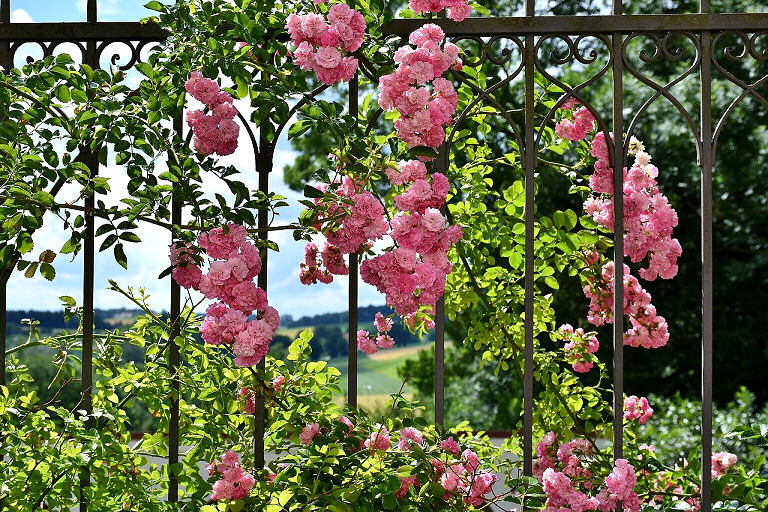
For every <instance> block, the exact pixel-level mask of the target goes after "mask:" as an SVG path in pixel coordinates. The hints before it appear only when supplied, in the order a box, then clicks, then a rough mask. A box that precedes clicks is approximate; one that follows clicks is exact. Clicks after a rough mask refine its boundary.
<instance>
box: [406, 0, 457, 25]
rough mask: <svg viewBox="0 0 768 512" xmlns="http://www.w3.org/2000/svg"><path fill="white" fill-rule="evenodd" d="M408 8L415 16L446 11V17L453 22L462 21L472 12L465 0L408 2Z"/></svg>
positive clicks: (415, 0) (418, 0)
mask: <svg viewBox="0 0 768 512" xmlns="http://www.w3.org/2000/svg"><path fill="white" fill-rule="evenodd" d="M409 3H410V7H411V10H412V11H413V12H415V13H416V14H425V13H430V12H434V13H438V12H440V11H442V10H443V9H447V10H448V17H449V18H451V19H452V20H453V21H464V20H465V19H467V17H468V16H469V14H470V13H471V12H472V8H471V7H470V6H469V2H468V1H467V0H410V2H409Z"/></svg>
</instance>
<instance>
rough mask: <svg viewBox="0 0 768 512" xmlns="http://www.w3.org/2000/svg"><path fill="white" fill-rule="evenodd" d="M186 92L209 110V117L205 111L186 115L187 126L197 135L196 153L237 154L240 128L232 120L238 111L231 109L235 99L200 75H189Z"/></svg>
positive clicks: (194, 72)
mask: <svg viewBox="0 0 768 512" xmlns="http://www.w3.org/2000/svg"><path fill="white" fill-rule="evenodd" d="M184 88H185V89H186V90H187V92H188V93H189V94H191V95H192V97H193V98H195V99H196V100H198V101H200V102H201V103H203V104H204V105H206V106H207V107H208V113H207V114H206V113H205V112H204V111H202V110H190V111H188V112H187V124H188V125H189V126H190V128H192V132H193V133H194V134H195V139H194V141H193V145H194V148H195V151H197V152H198V153H200V154H201V155H205V156H208V155H212V154H214V153H216V154H218V155H221V156H224V155H231V154H232V153H234V152H235V149H237V137H238V135H239V134H240V125H238V124H237V123H236V122H235V121H234V120H233V119H234V118H235V116H236V115H237V109H236V108H235V107H234V105H232V101H233V100H232V96H230V95H229V94H228V93H227V92H225V91H222V90H221V89H220V88H219V84H217V83H216V81H215V80H211V79H210V78H205V77H204V76H203V75H202V73H200V72H199V71H193V72H192V73H190V76H189V80H187V83H186V84H185V85H184Z"/></svg>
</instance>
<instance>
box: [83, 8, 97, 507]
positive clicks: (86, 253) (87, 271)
mask: <svg viewBox="0 0 768 512" xmlns="http://www.w3.org/2000/svg"><path fill="white" fill-rule="evenodd" d="M86 12H87V16H88V17H87V19H88V26H89V27H93V26H96V25H97V23H96V22H97V4H96V0H88V4H87V11H86ZM85 63H86V64H88V65H89V66H91V67H92V68H93V69H96V68H97V67H98V64H99V63H98V61H97V59H96V41H95V40H92V41H88V42H87V44H86V54H85ZM93 149H94V148H91V147H90V146H85V147H84V148H83V151H85V152H86V155H85V161H86V164H87V165H88V169H89V171H90V174H91V176H92V177H95V176H97V175H98V174H99V158H98V149H97V150H96V151H94V150H93ZM95 207H96V192H95V191H94V190H92V191H91V192H90V194H88V196H86V198H85V208H86V209H87V210H88V211H86V212H85V214H84V215H85V239H84V242H83V345H82V354H81V357H80V360H81V363H80V364H81V370H80V371H81V384H82V387H81V392H82V403H81V407H80V408H81V409H83V410H85V412H86V414H87V415H88V416H89V417H88V419H87V420H86V424H85V427H86V429H88V428H91V426H92V425H93V422H92V420H91V418H90V415H91V413H92V411H93V398H92V392H93V316H94V311H93V295H94V274H95V252H96V232H95V229H96V219H95V217H94V214H93V210H94V208H95ZM90 484H91V471H90V468H89V467H88V466H85V467H83V469H82V471H81V472H80V512H86V511H87V510H88V497H87V496H86V489H87V488H88V487H89V486H90Z"/></svg>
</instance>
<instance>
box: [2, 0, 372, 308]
mask: <svg viewBox="0 0 768 512" xmlns="http://www.w3.org/2000/svg"><path fill="white" fill-rule="evenodd" d="M144 3H145V1H144V0H100V1H99V4H100V12H101V14H100V16H99V19H100V20H105V21H106V20H120V21H126V20H137V19H140V18H142V17H144V16H147V15H149V14H150V12H149V11H147V10H146V9H144V8H143V4H144ZM11 11H12V16H13V21H14V22H55V21H82V20H83V19H84V16H85V14H84V11H85V1H84V0H11ZM27 51H29V53H30V54H34V51H35V50H34V49H30V50H27ZM24 57H25V54H24V53H23V51H22V50H20V53H19V54H18V55H17V61H20V60H21V59H23V58H24ZM132 80H136V76H135V75H129V76H128V81H129V83H130V82H131V81H132ZM195 108H196V107H195ZM244 132H245V130H241V138H240V147H239V148H238V150H237V151H236V152H235V154H234V155H232V156H230V157H227V158H226V159H225V160H224V162H225V163H227V164H233V165H235V166H237V168H238V169H240V170H241V172H242V173H243V175H242V177H241V181H243V182H245V183H246V184H247V185H249V188H251V189H255V188H256V186H257V181H256V175H255V173H254V166H253V163H252V162H253V152H252V150H251V149H250V148H249V146H248V144H247V137H246V135H245V133H244ZM286 132H287V130H286ZM294 158H295V152H293V151H292V150H291V148H290V145H289V144H288V142H287V141H286V140H281V141H280V142H279V144H278V147H277V151H276V155H275V170H274V171H273V173H272V176H271V177H270V187H271V189H272V190H273V191H275V192H277V193H280V194H283V195H285V196H286V197H288V200H289V202H290V204H291V206H290V207H288V208H285V209H283V210H282V213H281V215H280V218H278V219H277V223H279V224H285V223H289V222H291V221H292V220H294V219H295V218H296V217H297V215H298V213H299V212H300V211H301V208H302V207H301V206H300V205H299V204H298V202H297V201H298V199H300V198H301V197H300V195H299V194H297V193H295V192H293V191H290V190H289V189H288V188H287V187H286V186H285V185H284V184H283V178H282V168H283V166H284V165H285V164H286V163H287V162H290V161H292V160H293V159H294ZM100 173H101V174H102V175H104V176H108V177H109V178H110V185H111V188H112V190H113V191H115V192H116V194H115V195H114V196H113V197H111V198H108V200H107V202H108V203H109V202H111V201H116V200H117V198H118V197H119V192H120V191H121V190H124V187H125V184H126V182H127V179H126V178H125V176H124V173H123V172H122V170H121V169H120V168H119V167H118V166H116V165H114V163H111V164H110V165H108V166H107V167H106V168H101V169H100ZM205 185H206V187H207V188H206V190H210V191H211V192H220V193H222V194H224V195H226V193H227V191H226V187H222V184H221V183H213V182H212V183H210V184H208V183H206V184H205ZM67 192H68V191H67V190H66V189H65V190H63V191H62V196H61V198H62V199H66V198H67ZM138 234H139V236H140V237H141V238H142V240H143V242H142V243H140V244H129V246H128V247H126V253H127V255H128V260H129V261H128V265H129V266H128V270H124V269H123V268H122V267H120V266H119V265H117V264H116V263H115V262H114V261H113V259H112V254H111V251H106V252H104V253H97V255H96V278H95V283H96V284H95V289H96V297H95V302H96V307H97V308H112V307H121V306H126V305H127V303H126V301H125V300H123V299H122V298H121V297H120V296H119V295H117V294H116V293H114V292H109V291H107V290H106V289H105V288H106V286H107V279H109V278H113V279H115V280H116V281H117V282H118V283H120V284H121V285H122V286H124V287H126V286H133V287H135V288H139V287H145V288H146V290H147V292H148V293H149V294H150V295H151V304H152V306H153V307H154V308H156V309H159V310H161V309H167V308H168V301H169V297H170V292H169V288H170V285H169V282H168V280H167V279H164V280H162V281H160V280H158V279H157V276H158V275H159V274H160V272H162V270H163V269H164V268H165V267H166V266H167V265H168V256H167V254H168V253H167V244H168V243H169V239H168V235H167V233H166V232H164V231H163V230H162V229H159V228H156V227H154V226H146V227H144V226H142V228H141V229H140V230H139V231H138ZM67 238H68V237H67V236H65V235H64V232H63V230H62V226H61V222H60V221H59V220H58V219H57V218H55V217H49V218H47V219H46V225H45V226H44V227H43V228H42V229H41V230H40V231H39V232H38V233H37V234H36V236H35V251H42V250H44V249H48V248H50V249H53V250H54V251H58V249H60V248H61V245H62V244H63V243H64V241H65V240H66V239H67ZM271 238H272V239H274V240H275V241H277V242H278V244H279V245H280V252H279V253H274V252H272V253H270V258H269V260H268V261H269V287H268V290H267V291H268V296H269V301H270V304H271V305H273V306H275V307H276V308H277V309H278V310H279V311H280V312H281V313H283V314H290V315H293V316H301V315H305V314H315V313H323V312H331V311H344V310H346V309H347V293H346V290H347V280H346V278H341V279H337V280H335V281H334V282H333V283H332V284H330V285H320V284H318V285H313V286H309V287H308V286H304V285H302V284H301V283H300V282H299V280H298V268H299V263H300V262H301V261H302V259H303V252H304V244H303V243H297V242H295V241H294V240H293V237H292V236H291V232H290V231H279V232H276V233H274V235H273V236H271ZM55 266H56V270H57V276H56V279H55V280H54V282H53V283H49V282H48V281H46V280H45V279H43V278H42V277H40V276H37V277H35V278H33V279H26V278H24V277H23V276H22V275H21V274H20V273H18V272H17V273H15V274H14V275H13V276H12V277H11V280H10V281H9V283H8V308H9V309H38V310H40V309H47V310H51V309H59V308H60V302H59V299H58V297H59V296H61V295H70V296H72V297H74V298H75V299H77V300H78V302H80V300H81V297H82V259H81V258H76V259H75V260H74V261H70V260H69V259H67V258H66V257H65V256H64V255H60V256H59V257H58V258H57V260H56V262H55ZM359 300H360V305H361V306H363V305H370V304H383V303H384V297H383V296H381V295H380V294H378V292H376V290H375V289H373V288H371V287H369V286H367V285H365V284H363V283H361V287H360V299H359Z"/></svg>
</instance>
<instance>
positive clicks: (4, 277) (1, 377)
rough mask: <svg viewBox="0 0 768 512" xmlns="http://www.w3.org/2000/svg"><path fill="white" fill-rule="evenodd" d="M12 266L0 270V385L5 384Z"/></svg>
mask: <svg viewBox="0 0 768 512" xmlns="http://www.w3.org/2000/svg"><path fill="white" fill-rule="evenodd" d="M12 270H13V267H10V268H4V269H2V271H0V352H1V353H2V356H3V357H2V359H0V386H5V342H6V339H5V336H6V334H5V332H6V328H7V324H8V317H7V313H8V310H7V306H8V297H7V292H8V279H9V278H10V277H11V272H12Z"/></svg>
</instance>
